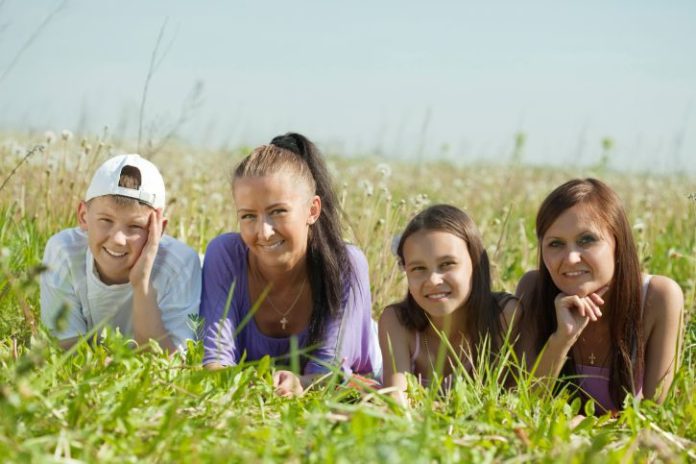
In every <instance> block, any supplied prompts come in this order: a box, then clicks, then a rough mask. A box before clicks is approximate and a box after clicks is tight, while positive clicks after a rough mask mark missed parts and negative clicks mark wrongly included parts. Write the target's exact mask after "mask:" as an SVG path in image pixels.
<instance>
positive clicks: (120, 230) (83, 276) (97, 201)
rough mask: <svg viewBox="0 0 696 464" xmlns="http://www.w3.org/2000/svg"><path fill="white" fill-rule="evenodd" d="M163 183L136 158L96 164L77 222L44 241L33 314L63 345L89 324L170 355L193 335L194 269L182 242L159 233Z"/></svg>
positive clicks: (193, 257) (197, 288)
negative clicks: (37, 306)
mask: <svg viewBox="0 0 696 464" xmlns="http://www.w3.org/2000/svg"><path fill="white" fill-rule="evenodd" d="M164 192H165V189H164V180H163V179H162V176H161V174H160V172H159V171H158V169H157V167H155V165H154V164H152V163H151V162H149V161H148V160H146V159H144V158H141V157H140V156H139V155H119V156H115V157H113V158H111V159H109V160H107V161H106V162H105V163H104V164H102V165H101V167H99V169H97V172H96V173H95V174H94V177H93V178H92V182H91V183H90V185H89V188H88V189H87V194H86V195H85V199H84V201H81V202H80V204H79V206H78V208H77V219H78V223H79V227H75V228H72V229H66V230H63V231H61V232H59V233H57V234H56V235H54V236H53V237H51V238H50V239H49V240H48V243H47V244H46V250H45V252H44V264H45V265H46V266H47V267H48V270H47V271H46V272H44V273H42V274H41V319H42V320H43V322H44V324H45V325H46V326H47V327H48V328H49V329H50V330H51V331H52V332H53V333H54V334H55V335H56V337H57V338H58V339H59V340H60V344H61V346H62V347H64V348H68V347H70V346H72V345H73V344H74V343H75V342H76V341H77V340H78V339H79V337H80V336H83V335H85V334H87V333H88V332H89V331H90V330H92V328H94V327H95V326H101V325H109V326H112V327H118V328H119V329H120V330H121V332H122V333H123V334H125V335H127V336H132V337H133V338H134V339H135V341H136V342H137V343H138V344H143V343H147V342H148V341H149V340H150V339H153V340H156V341H157V342H158V343H159V344H160V346H161V347H162V348H163V349H164V350H165V351H168V352H170V353H172V352H174V351H176V350H177V349H179V350H183V349H185V341H186V339H193V338H194V337H195V334H194V329H193V324H192V320H191V316H197V315H198V305H199V302H200V293H201V269H200V262H199V258H198V255H197V254H196V252H195V251H193V250H192V249H191V248H189V247H188V246H187V245H185V244H183V243H182V242H179V241H178V240H175V239H174V238H172V237H170V236H168V235H163V231H164V228H165V226H166V224H167V220H166V219H165V218H164V217H163V212H162V210H163V208H164V204H165V203H164V200H165V195H164Z"/></svg>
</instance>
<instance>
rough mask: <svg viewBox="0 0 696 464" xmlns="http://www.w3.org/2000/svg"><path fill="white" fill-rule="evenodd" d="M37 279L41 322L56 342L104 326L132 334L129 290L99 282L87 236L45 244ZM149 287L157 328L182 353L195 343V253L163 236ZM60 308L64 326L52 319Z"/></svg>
mask: <svg viewBox="0 0 696 464" xmlns="http://www.w3.org/2000/svg"><path fill="white" fill-rule="evenodd" d="M43 261H44V264H45V265H46V266H47V267H48V269H47V270H46V271H45V272H43V273H42V274H41V320H42V321H43V323H44V324H45V325H46V327H48V328H49V329H50V330H51V332H53V333H54V334H55V335H56V337H58V339H60V340H65V339H68V338H73V337H78V336H80V335H84V334H86V333H87V332H89V331H90V330H92V328H93V327H95V326H98V325H100V324H106V325H109V326H111V327H118V328H119V329H120V331H121V333H123V334H124V335H126V336H132V335H133V320H132V308H133V287H132V286H131V284H130V283H125V284H118V285H107V284H105V283H104V282H102V281H101V280H100V279H99V276H98V274H97V271H96V269H95V267H94V257H93V256H92V253H91V251H90V250H89V246H88V244H87V234H86V233H85V232H84V231H82V230H81V229H80V228H77V227H76V228H73V229H65V230H63V231H61V232H58V233H57V234H55V235H54V236H53V237H51V238H50V239H49V240H48V243H46V250H45V252H44V259H43ZM150 282H151V285H152V288H154V289H155V290H156V292H157V304H158V306H159V308H160V311H161V316H162V323H163V324H164V327H165V329H167V332H168V333H169V336H170V337H171V339H172V342H173V343H174V345H176V346H177V347H178V348H179V349H180V350H182V349H185V341H186V339H195V333H194V328H195V321H194V319H195V318H196V316H198V306H199V303H200V296H201V266H200V261H199V258H198V254H196V252H195V251H193V250H192V249H191V248H190V247H188V246H187V245H185V244H184V243H182V242H180V241H178V240H176V239H174V238H172V237H170V236H168V235H163V236H162V239H161V241H160V245H159V250H157V256H156V258H155V262H154V265H153V267H152V274H151V280H150ZM63 307H66V309H67V315H66V318H65V327H63V330H58V329H57V327H56V318H57V317H58V315H59V314H60V312H61V308H63Z"/></svg>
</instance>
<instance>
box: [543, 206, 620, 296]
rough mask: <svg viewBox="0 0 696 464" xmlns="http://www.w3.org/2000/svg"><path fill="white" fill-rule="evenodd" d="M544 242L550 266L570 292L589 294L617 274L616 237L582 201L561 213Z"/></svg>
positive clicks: (554, 276) (553, 275) (563, 288)
mask: <svg viewBox="0 0 696 464" xmlns="http://www.w3.org/2000/svg"><path fill="white" fill-rule="evenodd" d="M540 246H541V247H542V258H543V261H544V265H545V266H546V269H548V271H549V274H550V275H551V278H552V279H553V282H554V283H555V284H556V287H558V288H559V289H560V290H561V291H562V292H563V293H565V294H566V295H578V296H581V297H582V296H587V295H589V294H590V293H593V292H596V291H597V290H599V289H601V288H602V287H604V286H606V285H608V284H609V283H610V282H611V280H612V278H613V277H614V269H615V262H616V258H615V249H616V241H615V239H614V237H613V235H612V234H611V233H610V231H609V230H607V229H606V228H605V227H602V226H601V224H600V222H599V218H598V217H597V215H596V214H593V211H592V210H591V208H588V207H585V206H583V205H582V204H578V205H575V206H573V207H571V208H568V209H567V210H565V211H564V212H563V213H562V214H561V215H560V216H558V218H557V219H556V220H555V221H554V222H553V223H552V224H551V227H549V228H548V230H547V231H546V233H545V234H544V236H543V237H542V240H541V244H540Z"/></svg>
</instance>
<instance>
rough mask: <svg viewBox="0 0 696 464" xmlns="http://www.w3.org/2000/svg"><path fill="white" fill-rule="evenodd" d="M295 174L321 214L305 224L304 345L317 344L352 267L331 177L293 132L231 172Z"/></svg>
mask: <svg viewBox="0 0 696 464" xmlns="http://www.w3.org/2000/svg"><path fill="white" fill-rule="evenodd" d="M277 173H282V174H283V175H288V176H296V177H297V178H298V179H300V180H301V181H303V182H305V183H306V185H307V186H308V187H309V189H310V191H311V192H313V194H315V195H318V196H319V198H321V214H320V215H319V218H318V219H317V221H316V222H315V223H314V224H312V225H311V226H310V230H309V236H308V243H307V258H306V259H307V271H308V278H309V283H310V287H311V290H312V302H313V305H314V307H313V309H312V315H311V317H310V321H309V343H310V344H311V345H314V344H317V343H319V342H320V341H321V339H322V336H323V334H324V331H325V328H326V323H327V320H328V319H329V317H332V316H333V317H338V316H340V312H341V308H342V304H343V299H344V295H345V290H346V289H347V285H348V283H349V282H352V280H353V279H352V277H353V272H354V270H353V268H352V265H351V263H350V260H349V259H348V254H347V251H346V245H345V243H344V242H343V239H342V235H341V221H340V211H339V206H338V201H337V199H336V195H335V193H334V191H333V189H332V186H331V177H330V175H329V171H328V169H327V167H326V163H324V159H323V157H322V155H321V153H320V152H319V150H318V149H317V147H316V146H315V145H314V144H313V143H312V142H311V141H309V139H307V138H306V137H305V136H303V135H301V134H297V133H287V134H285V135H279V136H278V137H275V138H274V139H273V140H271V143H270V144H269V145H262V146H260V147H258V148H256V149H255V150H254V151H253V152H252V153H251V154H249V155H248V156H247V157H246V158H244V159H243V160H242V161H241V162H240V163H239V164H238V165H237V167H236V168H235V170H234V175H233V179H232V187H233V189H234V183H235V181H236V180H237V179H240V178H244V177H261V176H267V175H270V174H277Z"/></svg>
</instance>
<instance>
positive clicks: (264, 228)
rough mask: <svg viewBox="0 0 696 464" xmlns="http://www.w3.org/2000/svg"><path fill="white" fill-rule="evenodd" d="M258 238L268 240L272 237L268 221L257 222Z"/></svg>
mask: <svg viewBox="0 0 696 464" xmlns="http://www.w3.org/2000/svg"><path fill="white" fill-rule="evenodd" d="M257 233H258V236H259V238H260V239H261V240H268V239H270V238H271V237H272V236H273V224H272V223H271V221H269V220H268V219H265V218H264V219H262V220H260V221H259V228H258V231H257Z"/></svg>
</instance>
